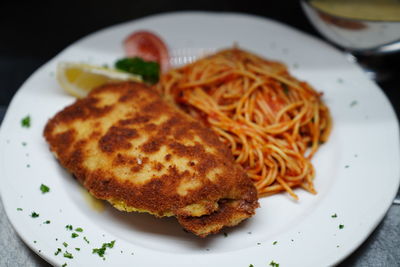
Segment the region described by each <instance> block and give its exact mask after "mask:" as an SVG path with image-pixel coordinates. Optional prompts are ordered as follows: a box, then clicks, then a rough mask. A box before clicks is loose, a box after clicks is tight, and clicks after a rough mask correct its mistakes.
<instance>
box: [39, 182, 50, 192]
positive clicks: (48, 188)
mask: <svg viewBox="0 0 400 267" xmlns="http://www.w3.org/2000/svg"><path fill="white" fill-rule="evenodd" d="M40 191H42V194H45V193H48V192H50V187H48V186H47V185H45V184H41V185H40Z"/></svg>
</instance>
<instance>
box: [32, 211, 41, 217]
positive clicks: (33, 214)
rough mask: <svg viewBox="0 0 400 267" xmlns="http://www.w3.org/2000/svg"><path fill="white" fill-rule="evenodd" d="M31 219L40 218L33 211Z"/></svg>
mask: <svg viewBox="0 0 400 267" xmlns="http://www.w3.org/2000/svg"><path fill="white" fill-rule="evenodd" d="M31 217H32V218H37V217H39V214H38V213H36V212H34V211H33V212H32V213H31Z"/></svg>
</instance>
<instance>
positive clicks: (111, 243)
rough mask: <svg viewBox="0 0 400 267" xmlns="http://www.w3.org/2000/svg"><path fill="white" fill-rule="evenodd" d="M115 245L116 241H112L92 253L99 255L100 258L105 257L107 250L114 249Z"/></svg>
mask: <svg viewBox="0 0 400 267" xmlns="http://www.w3.org/2000/svg"><path fill="white" fill-rule="evenodd" d="M114 244H115V240H114V241H111V242H110V243H103V245H102V246H101V248H94V249H93V250H92V253H93V254H97V255H99V257H104V254H105V253H106V249H107V248H113V247H114Z"/></svg>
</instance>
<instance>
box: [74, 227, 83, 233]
mask: <svg viewBox="0 0 400 267" xmlns="http://www.w3.org/2000/svg"><path fill="white" fill-rule="evenodd" d="M75 231H77V232H80V233H82V232H83V229H82V228H80V227H78V228H76V229H75Z"/></svg>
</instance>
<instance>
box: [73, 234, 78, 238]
mask: <svg viewBox="0 0 400 267" xmlns="http://www.w3.org/2000/svg"><path fill="white" fill-rule="evenodd" d="M78 236H79V235H78V234H77V233H72V234H71V237H72V238H75V237H78Z"/></svg>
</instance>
